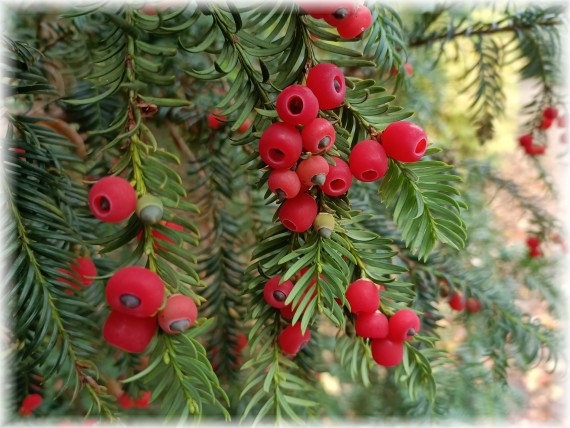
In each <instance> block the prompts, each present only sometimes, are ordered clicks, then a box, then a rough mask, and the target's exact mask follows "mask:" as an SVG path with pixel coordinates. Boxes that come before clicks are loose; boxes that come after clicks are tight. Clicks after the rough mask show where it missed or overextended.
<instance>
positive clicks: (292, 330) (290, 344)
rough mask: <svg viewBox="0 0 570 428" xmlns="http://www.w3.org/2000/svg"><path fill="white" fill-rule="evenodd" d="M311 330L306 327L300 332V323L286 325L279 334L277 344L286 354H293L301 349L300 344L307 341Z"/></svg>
mask: <svg viewBox="0 0 570 428" xmlns="http://www.w3.org/2000/svg"><path fill="white" fill-rule="evenodd" d="M310 340H311V331H310V330H309V329H308V328H307V329H306V330H305V334H302V333H301V323H300V322H298V323H296V324H295V325H288V326H287V327H285V329H283V331H282V332H281V334H280V335H279V346H280V347H281V349H282V350H283V352H285V353H286V354H291V355H295V354H296V353H297V352H299V351H300V350H301V346H303V345H304V344H306V343H309V341H310Z"/></svg>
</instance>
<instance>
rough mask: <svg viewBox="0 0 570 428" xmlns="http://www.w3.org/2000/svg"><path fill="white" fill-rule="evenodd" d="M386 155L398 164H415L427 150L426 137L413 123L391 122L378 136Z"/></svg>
mask: <svg viewBox="0 0 570 428" xmlns="http://www.w3.org/2000/svg"><path fill="white" fill-rule="evenodd" d="M380 142H381V143H382V146H383V147H384V150H385V151H386V155H388V156H389V157H391V158H393V159H396V160H399V161H400V162H416V161H418V160H420V159H421V158H422V156H423V155H424V153H425V151H426V148H427V135H426V133H425V132H424V130H423V129H422V128H421V127H419V126H418V125H416V124H415V123H411V122H405V121H399V122H392V123H391V124H390V125H388V126H387V127H386V129H385V130H384V132H382V134H381V136H380Z"/></svg>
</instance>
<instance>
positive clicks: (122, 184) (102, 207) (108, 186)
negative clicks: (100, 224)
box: [89, 176, 137, 223]
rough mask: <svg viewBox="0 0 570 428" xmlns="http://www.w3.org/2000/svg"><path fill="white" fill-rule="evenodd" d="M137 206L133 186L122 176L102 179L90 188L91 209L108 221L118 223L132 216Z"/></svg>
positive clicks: (97, 215) (96, 215)
mask: <svg viewBox="0 0 570 428" xmlns="http://www.w3.org/2000/svg"><path fill="white" fill-rule="evenodd" d="M136 206H137V194H136V193H135V189H133V186H131V184H130V183H129V182H128V181H127V180H125V179H124V178H121V177H116V176H109V177H104V178H102V179H100V180H99V181H98V182H97V183H95V184H94V185H93V187H91V189H90V190H89V209H90V210H91V212H92V213H93V215H94V216H95V217H96V218H97V219H99V220H101V221H104V222H106V223H118V222H120V221H123V220H125V219H127V218H129V217H130V216H131V214H132V213H133V212H134V211H135V208H136Z"/></svg>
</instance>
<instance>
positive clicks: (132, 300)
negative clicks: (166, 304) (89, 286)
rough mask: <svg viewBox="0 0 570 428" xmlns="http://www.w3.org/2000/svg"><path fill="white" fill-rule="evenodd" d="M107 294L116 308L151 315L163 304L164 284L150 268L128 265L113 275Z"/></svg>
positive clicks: (137, 315)
mask: <svg viewBox="0 0 570 428" xmlns="http://www.w3.org/2000/svg"><path fill="white" fill-rule="evenodd" d="M105 294H106V297H107V302H108V303H109V305H110V306H111V308H113V309H114V310H116V311H119V312H123V313H125V314H129V315H132V316H135V317H150V316H152V315H154V314H155V313H156V312H157V311H158V309H159V308H160V307H161V306H162V303H163V300H164V284H163V282H162V279H160V277H159V276H158V275H157V274H156V273H154V272H152V271H150V270H148V269H145V268H143V267H140V266H127V267H124V268H122V269H120V270H118V271H117V272H116V273H115V274H114V275H113V276H112V277H111V279H110V280H109V282H108V283H107V289H106V291H105Z"/></svg>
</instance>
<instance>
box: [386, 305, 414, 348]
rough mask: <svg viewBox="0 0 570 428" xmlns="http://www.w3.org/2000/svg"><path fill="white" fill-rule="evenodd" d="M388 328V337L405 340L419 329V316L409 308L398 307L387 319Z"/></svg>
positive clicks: (397, 340)
mask: <svg viewBox="0 0 570 428" xmlns="http://www.w3.org/2000/svg"><path fill="white" fill-rule="evenodd" d="M388 328H389V332H388V339H390V340H392V341H394V342H405V341H407V340H410V339H411V338H412V337H414V336H415V335H416V333H417V332H418V331H419V330H420V318H419V317H418V316H417V315H416V313H415V312H414V311H412V310H410V309H400V310H399V311H397V312H396V313H395V314H394V315H392V316H391V317H390V319H389V320H388Z"/></svg>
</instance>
